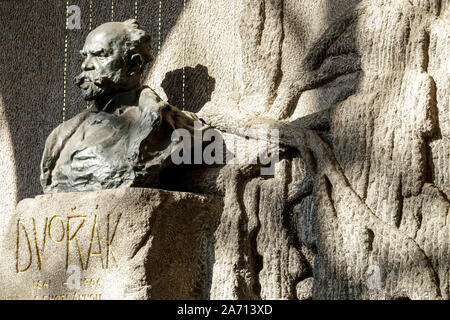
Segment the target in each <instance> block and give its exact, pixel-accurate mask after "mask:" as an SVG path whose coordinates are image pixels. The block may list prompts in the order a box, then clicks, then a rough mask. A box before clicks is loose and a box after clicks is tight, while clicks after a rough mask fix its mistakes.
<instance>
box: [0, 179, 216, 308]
mask: <svg viewBox="0 0 450 320" xmlns="http://www.w3.org/2000/svg"><path fill="white" fill-rule="evenodd" d="M221 207H222V203H221V200H220V199H219V198H215V197H207V196H201V195H196V194H191V193H184V192H169V191H162V190H155V189H139V188H129V189H128V188H126V189H115V190H104V191H96V192H79V193H78V192H77V193H62V194H50V195H43V196H38V197H36V198H35V199H25V200H23V201H21V202H20V203H19V204H18V206H17V208H16V211H15V213H14V215H13V216H12V217H11V219H10V221H9V224H8V227H7V230H6V232H5V237H4V239H3V243H2V247H1V259H0V299H68V300H72V299H199V298H207V295H208V292H209V286H210V283H209V280H208V274H211V268H212V262H213V261H211V260H212V254H211V252H212V245H213V243H212V235H213V232H214V229H215V227H216V226H217V223H218V220H219V217H220V212H221Z"/></svg>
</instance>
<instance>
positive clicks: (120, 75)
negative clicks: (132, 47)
mask: <svg viewBox="0 0 450 320" xmlns="http://www.w3.org/2000/svg"><path fill="white" fill-rule="evenodd" d="M125 32H126V31H125V30H124V28H123V27H122V26H121V25H120V24H119V23H107V24H105V25H102V26H100V27H99V28H97V29H95V30H94V31H92V32H91V33H90V34H89V35H88V37H87V38H86V42H85V44H84V47H83V49H82V50H81V51H80V53H81V55H82V56H83V58H84V61H83V63H82V65H81V69H82V70H83V72H82V73H81V74H80V75H78V76H77V77H76V78H75V83H76V84H77V85H78V86H79V87H80V88H81V90H82V95H83V98H84V99H85V100H88V101H91V100H98V99H102V98H106V97H109V96H111V95H112V94H114V93H115V92H116V91H119V90H120V89H122V88H123V87H124V86H125V85H126V80H127V61H126V57H125V56H124V39H125Z"/></svg>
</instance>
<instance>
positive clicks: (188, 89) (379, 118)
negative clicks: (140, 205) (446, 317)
mask: <svg viewBox="0 0 450 320" xmlns="http://www.w3.org/2000/svg"><path fill="white" fill-rule="evenodd" d="M115 2H116V3H115V6H114V9H113V10H111V1H98V0H94V1H93V2H92V4H93V6H92V11H91V12H92V25H93V26H96V25H98V24H100V23H102V22H105V21H109V20H110V19H111V17H113V19H115V20H124V19H126V18H129V17H133V16H134V15H135V9H136V8H135V7H134V3H133V2H124V1H115ZM71 4H76V5H79V6H80V8H81V10H82V12H83V16H82V29H81V30H70V31H66V30H65V29H64V23H65V22H64V12H65V4H62V3H60V2H56V1H55V3H51V4H45V5H42V4H41V3H40V2H38V1H26V2H25V1H17V2H5V3H2V4H1V5H0V16H1V17H2V20H1V22H0V24H1V27H2V30H4V31H3V33H4V34H5V37H3V39H2V40H1V41H2V47H4V48H8V50H4V51H3V52H2V53H1V54H0V59H1V62H2V63H1V64H0V68H2V70H1V71H2V72H1V73H0V88H1V94H2V99H1V102H0V103H1V106H0V117H1V118H0V120H1V122H0V123H1V127H0V139H1V140H0V142H1V144H2V149H1V156H0V159H2V164H1V167H0V172H1V173H2V181H0V190H1V192H2V194H4V195H6V196H5V197H4V198H3V199H2V201H3V202H4V203H3V202H2V203H1V204H2V207H1V208H2V209H1V210H2V214H1V217H2V218H4V217H5V216H7V215H8V214H9V212H10V210H11V208H12V206H13V204H14V202H15V201H19V200H21V199H23V198H25V197H31V196H34V195H36V194H39V193H40V190H39V182H38V176H39V174H38V170H39V169H38V163H39V159H40V155H41V152H42V149H43V144H44V141H45V137H46V136H47V135H48V134H49V132H50V131H51V129H52V128H53V127H55V126H56V125H57V124H58V123H59V122H60V121H61V120H62V105H63V81H64V45H65V39H66V34H67V41H68V55H67V58H68V60H67V81H68V82H67V96H66V97H67V98H66V103H67V104H66V106H67V107H66V117H68V118H69V117H71V116H73V115H75V114H76V113H78V112H79V111H81V110H82V108H84V107H85V103H84V102H83V101H82V100H81V98H79V95H78V92H77V91H76V90H77V89H76V88H75V86H72V85H71V84H70V83H71V78H72V76H74V75H76V74H77V73H78V66H79V64H80V62H81V58H79V57H78V55H77V52H78V50H79V48H80V47H81V45H82V40H83V39H84V37H85V36H86V34H87V32H88V31H89V27H88V26H89V14H88V13H89V12H90V10H89V1H88V0H84V1H72V2H71ZM137 9H138V10H137V15H138V19H139V21H140V22H141V25H142V26H143V28H144V29H145V30H147V31H148V32H149V33H150V34H151V35H152V36H153V39H154V45H153V48H154V52H153V54H154V55H155V57H156V60H155V62H154V64H153V65H152V67H151V69H150V70H149V72H148V76H147V78H146V83H147V84H148V85H150V86H151V87H153V88H155V90H156V91H157V92H158V94H160V95H161V96H162V97H163V98H164V99H167V100H168V101H169V102H170V103H172V104H174V105H176V106H178V107H180V108H183V109H185V110H191V111H194V112H197V114H198V115H199V116H200V117H201V118H202V119H203V120H204V121H205V122H207V123H208V124H210V125H211V126H213V127H215V128H217V129H220V130H222V131H226V130H228V129H237V128H240V129H252V128H253V129H254V128H265V129H269V128H277V129H279V130H280V133H281V135H280V139H281V140H280V141H281V144H282V146H283V149H284V152H283V154H282V160H281V161H280V163H279V164H278V165H277V168H276V174H275V176H274V177H270V178H267V177H261V176H260V175H259V170H253V169H252V168H251V167H248V166H238V165H226V166H223V167H214V168H205V167H199V168H197V167H196V168H193V169H190V170H188V171H185V170H184V169H183V168H177V169H176V174H175V173H172V174H171V173H168V178H169V179H168V180H167V181H168V182H167V186H166V188H167V189H172V190H177V191H194V192H199V193H213V194H217V195H220V196H222V197H223V201H224V208H223V212H222V216H221V218H220V223H218V226H217V229H216V231H215V235H214V250H213V253H210V254H212V255H213V261H214V266H213V268H212V272H211V274H210V275H209V276H208V279H207V281H209V282H210V284H209V285H207V286H206V287H208V288H210V289H209V292H208V293H207V294H206V296H207V297H210V298H214V299H260V298H262V299H309V298H319V299H320V298H322V299H369V298H372V299H373V298H379V299H403V298H410V299H414V298H430V299H437V298H444V299H449V298H450V285H449V282H450V278H449V271H450V270H449V268H450V247H449V244H450V231H449V230H450V225H449V210H450V209H449V208H450V203H449V196H450V170H449V164H450V151H449V150H450V141H449V139H450V131H449V128H450V126H449V120H450V119H449V114H450V112H449V106H448V96H449V92H448V73H449V72H448V71H449V70H448V66H449V57H448V53H447V52H448V36H449V30H450V29H449V12H450V4H449V2H448V1H446V0H442V1H441V0H420V1H419V0H377V1H365V0H362V1H357V0H354V1H352V0H340V1H331V0H328V1H327V0H319V1H317V0H316V1H310V0H307V1H296V0H270V1H269V0H243V1H237V0H235V1H226V0H215V1H205V0H191V1H186V7H184V3H183V1H180V0H178V1H174V0H171V1H162V2H161V6H159V2H158V1H138V7H137ZM5 17H8V19H5ZM160 18H161V20H160ZM83 19H84V20H83ZM160 21H161V24H160ZM7 31H8V32H7ZM43 35H48V36H43ZM183 82H184V91H183ZM31 111H33V112H31ZM242 143H245V141H244V139H243V140H242ZM255 156H256V155H255ZM0 219H1V218H0ZM1 221H2V220H0V222H1ZM3 225H5V224H3ZM0 236H1V232H0Z"/></svg>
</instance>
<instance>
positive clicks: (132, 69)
mask: <svg viewBox="0 0 450 320" xmlns="http://www.w3.org/2000/svg"><path fill="white" fill-rule="evenodd" d="M143 65H144V59H143V58H142V56H141V55H140V54H139V53H136V54H133V55H132V56H131V57H130V64H129V68H128V75H130V76H132V75H134V74H136V73H141V72H142V67H143Z"/></svg>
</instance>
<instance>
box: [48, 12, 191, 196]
mask: <svg viewBox="0 0 450 320" xmlns="http://www.w3.org/2000/svg"><path fill="white" fill-rule="evenodd" d="M80 53H81V55H82V56H83V58H84V62H83V63H82V65H81V69H82V73H81V74H80V75H79V76H77V77H76V78H75V83H76V84H77V85H78V86H79V87H80V89H81V92H82V95H83V98H84V99H85V100H87V101H92V106H91V107H90V108H88V109H86V110H85V111H83V112H81V113H80V114H78V115H77V116H75V117H74V118H72V119H70V120H68V121H66V122H64V123H62V124H60V125H59V126H58V127H57V128H56V129H55V130H53V132H52V133H51V134H50V136H49V137H48V138H47V141H46V144H45V150H44V154H43V157H42V161H41V177H40V180H41V185H42V188H43V190H44V193H54V192H70V191H88V190H99V189H110V188H117V187H121V186H124V187H133V186H134V187H147V186H153V185H155V184H156V183H157V182H158V176H159V173H160V171H161V170H162V169H164V168H165V167H166V166H167V165H169V164H170V163H171V152H172V150H173V148H174V146H175V145H176V143H178V142H177V141H172V140H171V133H172V132H173V130H175V129H178V128H184V129H188V130H189V131H191V132H192V129H193V121H194V120H195V119H196V117H195V115H194V114H192V113H189V112H184V111H181V110H178V109H177V108H175V107H174V106H171V105H169V104H168V103H166V102H164V101H163V100H161V98H160V97H159V96H158V95H157V94H156V93H155V92H154V91H153V90H152V89H151V88H149V87H146V86H143V85H142V83H141V76H142V73H143V71H144V68H145V66H146V64H147V63H148V62H150V61H151V60H152V56H151V54H150V36H149V35H148V34H147V33H146V32H145V31H143V30H142V29H141V28H140V27H139V24H138V23H137V21H136V20H133V19H132V20H127V21H125V22H109V23H105V24H103V25H101V26H99V27H98V28H96V29H95V30H93V31H92V32H91V33H89V35H88V36H87V38H86V42H85V45H84V47H83V49H82V50H81V51H80Z"/></svg>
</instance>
